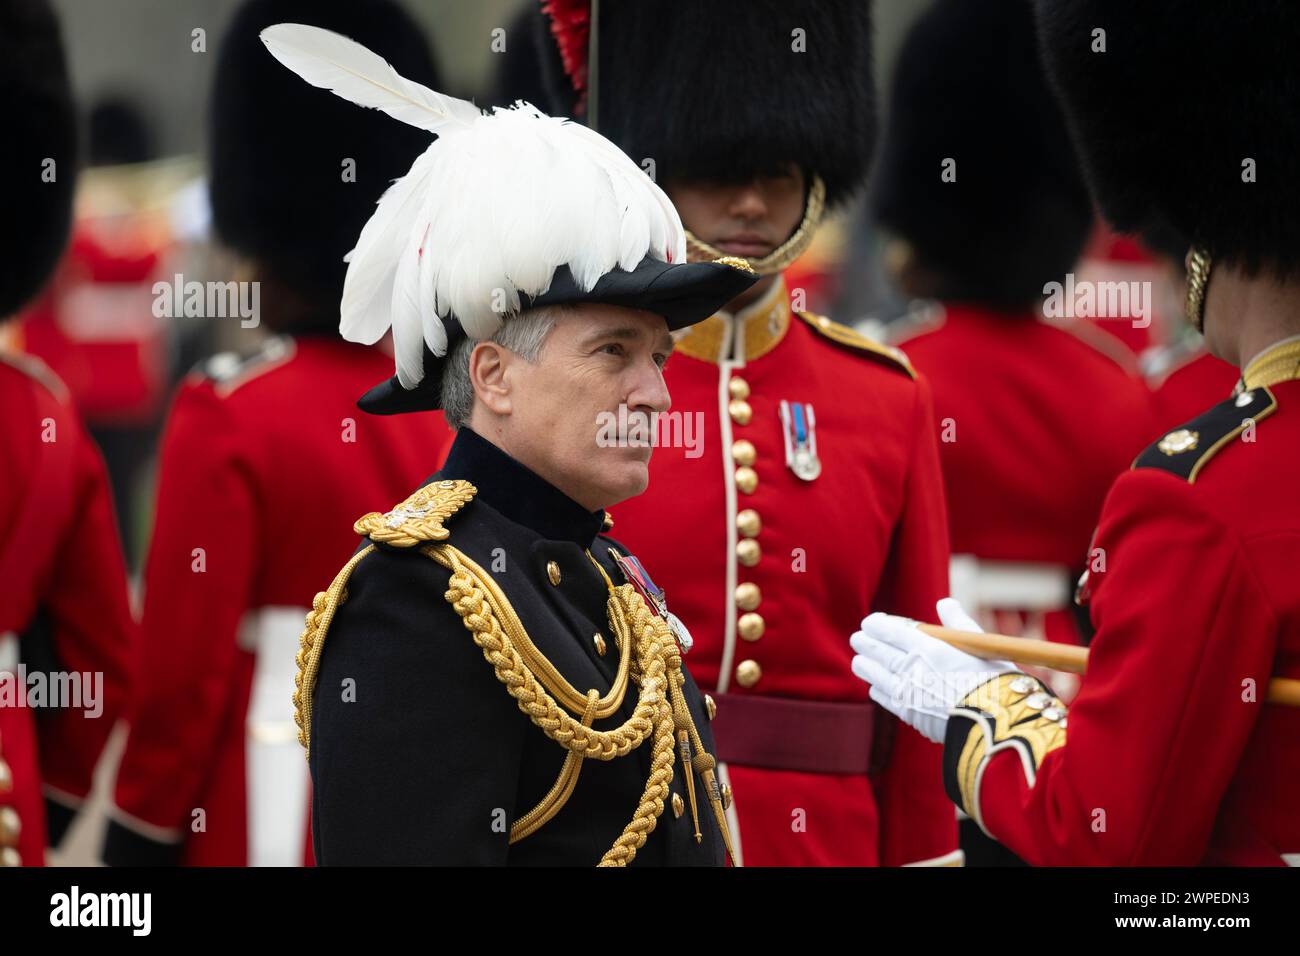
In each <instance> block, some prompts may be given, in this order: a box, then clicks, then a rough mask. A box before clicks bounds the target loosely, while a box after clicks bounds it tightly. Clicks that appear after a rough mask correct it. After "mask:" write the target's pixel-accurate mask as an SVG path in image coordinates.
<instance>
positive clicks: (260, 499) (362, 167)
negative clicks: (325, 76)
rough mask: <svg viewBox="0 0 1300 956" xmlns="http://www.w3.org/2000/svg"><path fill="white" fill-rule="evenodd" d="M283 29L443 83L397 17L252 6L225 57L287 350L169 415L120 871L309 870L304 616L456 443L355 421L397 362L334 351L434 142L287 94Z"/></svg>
mask: <svg viewBox="0 0 1300 956" xmlns="http://www.w3.org/2000/svg"><path fill="white" fill-rule="evenodd" d="M285 18H290V19H298V20H301V21H303V22H307V23H319V24H323V25H326V26H329V27H332V28H336V29H340V30H346V31H349V32H352V33H355V34H356V35H358V36H361V37H364V38H366V39H367V40H369V41H372V42H374V43H375V44H376V45H383V46H384V48H385V50H386V53H387V55H388V56H389V57H391V58H392V60H393V62H394V63H395V64H398V65H399V66H400V67H401V68H402V69H404V70H406V71H407V72H408V75H410V76H412V77H416V78H420V79H428V78H430V77H431V76H432V75H433V64H432V62H431V60H430V56H429V52H428V47H427V44H426V41H425V39H424V37H423V35H422V34H421V33H420V31H419V30H418V29H417V27H416V25H415V23H414V22H413V21H412V20H411V19H410V18H409V17H408V16H407V15H406V14H405V13H404V12H403V11H402V9H401V8H400V7H399V6H398V5H397V4H395V3H391V2H388V0H382V2H373V3H364V4H357V3H351V2H346V0H327V2H321V0H292V2H282V0H276V2H270V0H254V2H252V3H248V4H246V5H244V6H243V7H242V8H241V9H240V10H239V11H238V12H237V14H236V16H235V19H234V22H233V23H232V25H231V27H230V29H229V31H228V33H227V35H226V37H225V38H224V39H223V41H222V44H221V47H220V52H219V60H218V64H217V72H216V77H215V81H214V100H213V109H212V121H211V131H210V133H211V140H210V144H209V161H210V169H211V193H212V205H213V214H214V218H215V225H216V230H217V232H218V234H219V235H220V237H221V238H222V239H223V240H224V241H225V242H226V243H227V244H228V245H229V246H231V247H232V248H234V249H235V250H236V251H237V252H239V253H240V254H241V255H242V256H244V257H245V258H246V259H247V260H248V261H249V263H250V269H249V274H248V275H247V276H246V278H248V279H250V280H251V281H249V282H244V283H241V284H240V286H239V288H240V291H241V294H246V293H251V291H253V290H256V292H257V294H258V296H259V300H258V303H259V314H258V316H257V319H258V322H259V323H260V325H261V326H262V327H264V328H265V329H266V330H269V331H270V332H272V333H275V334H274V335H273V336H271V337H269V338H266V339H265V340H264V341H263V343H262V344H261V346H260V348H257V347H253V348H250V349H249V352H250V353H251V354H248V355H245V356H243V357H241V356H239V355H236V354H234V353H226V354H221V355H217V356H215V357H213V358H212V359H210V360H208V361H207V362H205V363H204V364H203V365H202V366H200V367H199V368H198V369H196V370H195V371H194V372H193V373H191V374H190V375H189V376H188V377H187V378H186V380H185V381H184V382H183V383H182V385H181V387H180V390H179V392H178V394H177V395H176V398H175V400H174V404H173V406H172V409H171V413H170V416H169V421H168V424H167V429H166V432H165V435H164V438H163V443H162V450H161V456H160V465H159V468H160V473H159V489H158V500H157V510H156V515H155V518H154V531H153V539H152V543H151V546H150V551H149V559H148V563H147V566H146V571H145V598H144V618H143V630H144V634H143V650H142V654H141V660H140V665H139V666H140V677H139V680H138V691H137V698H136V700H135V702H134V705H133V709H132V713H131V717H130V719H131V731H130V736H129V739H128V742H127V747H126V752H125V755H124V757H123V759H122V764H121V769H120V772H119V775H118V780H117V787H116V800H115V802H116V807H115V809H114V812H113V820H112V823H111V825H110V828H109V834H108V840H107V845H106V847H105V858H106V859H107V861H108V862H110V863H113V864H123V865H130V864H142V863H159V864H163V863H185V864H194V865H235V866H239V865H245V864H250V865H262V864H276V865H298V864H302V863H303V862H305V861H306V860H308V859H309V847H308V840H307V833H308V829H307V824H308V814H309V808H310V795H309V792H308V791H309V779H308V774H307V769H306V767H304V766H303V762H302V756H301V754H300V753H299V752H298V745H297V743H296V740H295V737H296V730H295V728H294V725H293V709H292V705H291V703H290V700H289V698H290V695H291V694H292V692H293V676H294V654H295V653H296V650H297V643H298V635H299V633H300V631H301V630H302V618H303V615H304V614H305V613H306V609H307V607H308V605H310V603H311V598H312V595H313V594H315V593H316V591H317V590H318V589H319V587H320V582H321V580H322V579H328V578H329V576H330V575H332V574H333V573H334V572H335V571H336V570H337V569H338V565H339V563H340V562H341V561H343V560H345V559H346V558H347V555H348V553H349V551H350V550H351V548H352V542H353V539H352V536H351V534H350V533H349V529H350V527H351V523H352V521H353V520H354V519H355V518H356V516H357V514H359V513H361V512H363V511H367V510H371V509H374V508H381V507H386V506H387V505H388V504H389V503H390V502H392V501H393V500H394V498H397V497H400V496H402V495H405V494H406V493H407V491H408V490H409V489H410V487H411V486H412V485H413V484H415V483H416V482H418V481H420V479H421V478H423V477H424V476H425V475H427V474H428V472H429V469H430V466H431V463H433V464H436V463H437V462H439V461H440V460H441V458H442V454H443V452H444V451H445V449H446V447H447V445H448V444H449V443H450V438H451V436H450V432H449V431H448V430H447V428H446V425H445V423H444V422H443V420H442V417H441V416H440V415H438V414H436V413H434V414H427V415H412V416H407V417H405V418H400V419H388V420H384V419H376V418H373V417H371V416H366V415H361V414H359V413H358V411H357V409H356V405H355V402H356V396H357V395H358V394H360V392H361V391H362V390H363V389H364V388H365V387H366V386H367V385H368V384H369V383H371V382H373V381H374V380H375V379H376V378H378V377H380V376H382V375H383V374H384V372H385V371H386V370H387V369H388V368H389V367H390V363H391V358H390V356H389V355H388V354H386V353H385V352H384V351H382V350H380V349H377V348H368V347H366V346H365V345H358V344H354V343H351V342H345V341H342V340H341V339H339V337H338V322H339V320H338V314H339V313H338V302H339V297H340V295H341V294H342V289H343V279H344V273H345V272H346V268H347V266H346V263H344V261H343V258H344V256H345V255H346V254H347V252H348V250H349V249H351V248H352V244H353V243H354V241H355V240H356V234H357V231H358V230H359V229H360V228H361V225H362V224H363V223H364V222H365V221H366V218H367V217H368V216H369V215H370V214H371V213H372V212H373V211H374V204H375V202H376V201H377V200H378V199H379V197H380V195H381V194H382V193H383V192H384V190H385V188H386V187H387V186H388V184H389V183H390V181H391V180H392V179H393V178H395V177H397V176H400V175H401V173H402V172H403V171H404V169H405V168H406V159H405V158H404V150H413V149H416V148H418V146H419V145H420V144H421V143H422V142H423V140H422V138H421V137H420V135H419V134H418V133H417V132H416V131H414V130H405V129H402V128H400V127H399V128H394V124H392V123H389V122H386V121H385V119H384V117H382V116H379V115H377V114H373V113H366V112H363V111H361V110H357V109H355V108H353V107H351V106H349V105H348V104H346V103H343V102H340V101H339V100H337V99H334V98H333V97H328V96H324V97H323V96H320V95H319V94H317V93H316V91H314V90H311V89H308V88H306V87H304V86H303V84H302V83H301V82H300V81H299V80H298V79H297V78H295V77H294V76H292V75H291V74H289V73H287V72H285V70H284V69H283V68H282V67H280V66H279V65H278V64H277V63H276V62H275V61H274V60H273V59H271V58H270V57H269V56H267V55H266V50H265V48H264V47H263V46H262V42H261V40H260V39H259V38H258V33H259V32H260V31H261V30H262V29H263V28H264V27H266V26H268V25H270V24H271V23H274V22H277V21H279V20H281V19H285ZM186 278H187V280H188V279H190V278H191V277H186ZM203 278H206V277H203ZM232 285H233V284H232ZM244 301H250V300H244ZM223 314H226V313H223ZM212 321H216V322H228V323H232V324H233V323H237V322H243V321H244V320H242V319H241V318H238V317H233V316H230V317H226V318H216V317H212ZM241 331H242V333H243V334H244V335H252V334H258V333H259V332H260V329H259V330H253V329H251V328H250V329H247V330H241Z"/></svg>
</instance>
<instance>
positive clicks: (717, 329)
mask: <svg viewBox="0 0 1300 956" xmlns="http://www.w3.org/2000/svg"><path fill="white" fill-rule="evenodd" d="M599 9H600V17H601V20H600V23H599V25H598V33H599V43H598V49H599V51H600V52H599V54H598V57H599V61H598V62H599V69H598V70H592V71H588V70H586V68H585V66H586V65H585V64H582V63H577V62H575V61H574V56H573V55H572V54H573V53H574V50H575V49H576V48H575V45H574V44H573V43H572V42H571V40H570V39H569V37H568V35H567V34H566V33H565V31H563V30H561V31H560V37H559V39H560V41H561V51H562V52H565V51H568V53H569V54H570V55H568V56H567V57H566V63H567V65H568V66H569V67H570V75H571V76H577V77H578V78H579V80H580V81H581V82H582V83H585V82H586V81H587V80H588V79H589V78H590V77H591V76H593V75H594V76H597V77H598V80H597V84H598V89H597V88H594V87H593V88H592V89H586V88H585V87H584V88H583V90H582V97H583V98H582V101H581V102H580V103H579V104H578V105H579V106H585V107H586V108H587V110H588V113H587V119H588V120H590V119H591V116H590V115H589V111H590V107H591V105H592V103H593V100H594V101H595V102H596V104H597V116H596V117H595V121H596V126H597V128H598V129H600V130H601V132H602V133H604V134H605V135H607V136H609V137H610V138H611V139H613V140H614V141H615V142H617V143H618V144H619V145H620V146H622V147H623V148H624V150H625V151H626V152H627V153H628V155H629V156H631V157H632V159H633V160H634V161H635V162H636V163H638V164H640V165H642V167H643V168H645V169H647V170H648V171H652V172H653V173H654V176H655V178H656V180H657V181H658V182H660V183H662V184H663V186H664V189H665V191H666V192H667V193H668V195H669V197H670V198H671V199H672V200H673V202H674V204H675V205H676V206H677V209H678V211H679V212H680V213H681V215H682V221H683V223H684V224H685V226H686V229H687V230H688V232H687V243H688V249H689V250H690V251H691V254H692V256H693V257H697V258H709V257H714V256H721V255H732V256H741V257H744V258H745V259H746V260H748V261H749V262H750V264H751V265H752V266H753V267H754V268H755V269H756V270H757V271H758V272H759V273H760V275H762V279H761V280H760V281H759V282H758V283H757V284H755V285H754V286H753V288H752V289H750V290H748V291H747V292H746V293H745V294H744V295H741V296H738V297H737V298H735V299H734V300H732V301H731V302H728V303H727V304H726V305H725V306H724V307H723V308H722V309H720V310H719V311H718V313H717V314H716V315H713V316H711V317H710V318H709V319H708V320H707V321H705V322H702V323H700V324H699V325H697V326H695V327H693V328H692V329H691V330H690V331H689V333H688V334H686V335H685V336H684V337H683V338H681V339H680V341H679V342H678V343H677V349H676V352H675V354H674V357H673V360H672V362H671V364H670V365H669V366H668V369H667V373H666V377H667V381H668V387H669V389H670V390H671V391H672V394H673V403H674V405H673V410H672V412H671V413H670V415H671V418H670V419H669V420H668V426H669V428H668V429H667V431H666V432H664V431H661V433H660V436H659V437H660V438H661V439H665V438H666V441H665V442H664V443H665V444H668V445H669V446H670V447H663V448H660V449H659V451H658V452H657V453H656V454H655V457H654V459H653V461H652V462H651V480H650V491H649V493H648V494H647V495H644V496H642V497H641V498H638V499H634V500H632V501H629V502H627V503H625V504H623V505H622V506H620V507H619V508H618V509H617V511H616V512H615V515H614V517H615V519H616V521H617V525H616V531H617V533H618V534H619V536H620V537H621V538H624V539H625V540H627V541H628V542H629V544H630V546H632V547H633V548H635V549H637V550H638V551H640V552H641V553H642V554H643V557H645V559H646V560H647V561H648V562H649V563H651V565H652V566H653V567H656V568H658V569H660V570H659V572H658V573H659V575H660V579H659V583H660V585H661V586H662V587H663V588H664V590H665V592H666V595H667V599H668V604H669V606H670V608H671V609H672V611H673V613H675V614H676V615H677V616H678V617H679V618H680V619H681V620H682V621H684V622H685V623H686V625H687V626H688V627H689V628H690V629H691V631H692V632H693V633H694V634H695V635H696V638H697V647H696V649H695V651H694V656H693V657H692V661H691V663H692V668H693V670H694V672H695V674H696V676H697V678H698V679H699V680H700V683H701V686H703V687H705V688H707V689H708V690H709V692H710V694H711V698H712V703H711V704H710V707H711V708H712V707H716V711H717V715H716V717H715V719H714V728H713V729H714V733H715V734H716V735H717V738H718V748H719V758H720V759H721V760H722V762H723V764H724V768H723V771H724V772H723V781H724V783H729V784H730V785H731V787H732V788H734V792H735V803H734V807H733V813H732V817H731V823H732V830H733V834H735V835H736V851H737V854H738V856H740V858H741V859H742V860H743V861H744V862H745V863H746V864H758V865H790V866H815V865H837V864H838V865H875V864H886V865H898V864H906V863H919V862H923V861H928V862H936V861H942V862H955V861H956V860H957V859H958V855H957V853H956V823H955V821H954V819H953V811H952V807H951V805H950V804H949V803H948V801H947V800H946V799H945V798H944V796H943V792H942V785H941V779H940V762H939V757H940V754H939V752H938V749H937V748H935V747H934V746H933V745H931V744H929V743H928V742H926V741H925V740H923V739H922V738H921V737H919V736H918V735H917V734H915V733H913V732H912V731H911V730H910V729H909V728H907V727H900V725H899V724H898V723H897V721H895V720H894V719H893V718H892V717H891V716H890V715H888V714H887V713H885V712H883V711H881V710H880V709H879V708H877V707H876V706H875V705H874V704H872V703H871V702H870V700H868V698H867V693H866V689H865V688H864V687H862V686H861V685H860V684H859V683H857V682H856V681H854V680H852V679H851V675H849V673H848V667H847V665H848V658H849V654H848V652H847V650H846V648H845V647H844V635H845V634H848V633H850V632H851V631H852V630H853V629H854V627H856V624H857V621H858V619H859V618H860V617H861V613H862V612H861V609H862V608H880V609H885V610H890V611H893V612H895V613H899V614H907V615H910V616H913V617H917V618H922V617H931V616H932V615H933V613H934V601H935V600H936V597H937V596H942V595H943V594H944V593H946V589H947V570H948V543H947V520H946V518H945V515H944V502H943V488H942V484H941V477H940V472H939V456H938V449H937V442H936V441H935V433H934V425H933V422H934V412H933V409H932V407H931V401H930V392H929V387H928V386H927V385H926V383H925V382H924V381H922V380H920V379H918V378H917V377H916V375H915V373H914V372H913V371H912V368H911V366H910V365H908V363H907V360H906V359H905V358H904V357H903V356H902V354H901V353H899V352H897V351H896V350H893V349H889V348H885V347H883V346H880V345H877V344H876V343H874V342H872V341H870V340H868V339H866V338H863V337H862V336H860V335H858V334H857V333H855V332H854V331H852V330H851V329H848V328H845V327H843V326H840V325H837V324H836V323H834V322H832V321H831V320H830V319H827V318H824V317H822V316H817V315H813V314H810V313H808V312H806V311H804V309H805V308H806V303H805V301H804V300H805V299H806V296H805V290H803V289H791V288H788V287H787V285H786V283H785V280H784V278H783V272H784V270H785V269H786V268H787V267H789V266H790V264H791V263H792V262H793V261H794V260H795V259H796V257H798V255H799V253H800V252H801V251H802V250H803V249H804V248H806V246H807V244H808V242H810V241H811V238H812V236H813V234H814V233H815V231H816V230H817V226H818V222H819V220H820V219H821V217H822V214H823V212H824V211H825V210H827V209H831V208H834V207H836V206H838V205H840V204H841V203H842V202H843V201H844V200H845V199H846V198H847V197H848V196H849V195H850V193H852V192H853V191H854V189H855V188H856V187H858V186H859V185H860V184H861V181H862V179H863V177H864V176H865V174H866V171H867V165H868V160H869V157H870V154H871V149H872V145H873V140H874V128H875V126H874V119H875V117H874V102H873V91H872V87H871V83H870V76H871V70H870V48H871V36H870V32H871V31H870V23H869V15H868V11H869V8H868V6H867V4H865V3H829V4H828V3H820V2H812V0H799V2H789V0H782V2H774V0H767V2H735V0H732V2H711V3H695V2H690V0H674V2H661V3H619V4H613V3H607V4H602V5H600V8H599ZM568 22H571V21H570V20H569V19H568V18H565V17H563V16H559V17H557V26H560V25H562V24H564V23H568ZM684 541H689V542H690V543H691V548H690V551H691V558H690V560H689V561H683V560H681V556H682V552H681V548H682V542H684Z"/></svg>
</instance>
